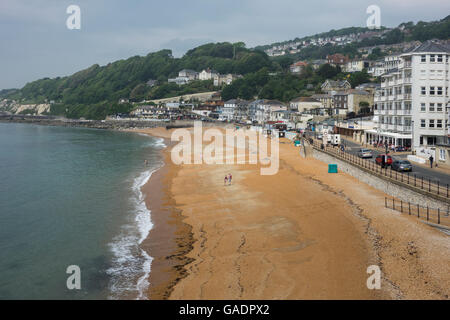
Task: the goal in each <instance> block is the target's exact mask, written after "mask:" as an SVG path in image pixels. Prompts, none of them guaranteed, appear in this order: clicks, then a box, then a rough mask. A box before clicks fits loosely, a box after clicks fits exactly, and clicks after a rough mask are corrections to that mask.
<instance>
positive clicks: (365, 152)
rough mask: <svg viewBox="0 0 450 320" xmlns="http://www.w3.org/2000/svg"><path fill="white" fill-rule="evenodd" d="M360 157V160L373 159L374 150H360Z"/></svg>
mask: <svg viewBox="0 0 450 320" xmlns="http://www.w3.org/2000/svg"><path fill="white" fill-rule="evenodd" d="M358 157H360V158H373V153H372V150H370V149H359V151H358Z"/></svg>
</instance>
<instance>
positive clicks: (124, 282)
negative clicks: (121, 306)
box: [0, 123, 164, 299]
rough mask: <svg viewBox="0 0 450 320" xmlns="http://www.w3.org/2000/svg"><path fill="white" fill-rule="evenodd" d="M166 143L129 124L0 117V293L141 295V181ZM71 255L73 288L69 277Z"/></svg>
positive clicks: (144, 259) (146, 266) (144, 227)
mask: <svg viewBox="0 0 450 320" xmlns="http://www.w3.org/2000/svg"><path fill="white" fill-rule="evenodd" d="M162 148H164V143H163V141H162V139H158V138H152V137H149V136H144V135H139V134H135V133H126V132H115V131H103V130H96V129H82V128H64V127H48V126H37V125H30V124H11V123H0V299H111V298H112V299H121V298H126V299H134V298H141V299H144V298H145V290H146V288H147V287H148V285H149V284H148V280H147V279H148V274H149V272H150V269H151V260H152V258H151V252H148V253H147V252H145V251H143V250H142V249H141V247H140V244H141V243H142V241H143V240H144V239H145V238H146V237H147V235H148V233H149V231H150V230H151V228H152V222H151V214H150V212H149V211H148V210H147V208H146V206H145V203H144V195H143V194H142V192H141V187H142V186H143V185H144V184H145V183H146V182H147V181H148V180H149V178H150V176H151V174H152V173H153V172H154V171H155V170H157V169H158V168H159V167H161V165H162V157H161V154H160V150H161V149H162ZM145 160H147V161H148V164H147V165H146V164H145ZM72 265H75V266H78V267H79V268H80V284H81V289H79V290H78V289H73V290H69V289H68V287H67V279H68V278H69V277H70V276H71V274H68V273H66V270H67V267H69V266H72Z"/></svg>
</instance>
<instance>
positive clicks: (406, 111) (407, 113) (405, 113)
mask: <svg viewBox="0 0 450 320" xmlns="http://www.w3.org/2000/svg"><path fill="white" fill-rule="evenodd" d="M397 115H398V116H410V115H411V109H398V110H397Z"/></svg>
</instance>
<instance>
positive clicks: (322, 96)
mask: <svg viewBox="0 0 450 320" xmlns="http://www.w3.org/2000/svg"><path fill="white" fill-rule="evenodd" d="M311 98H314V99H331V98H332V96H331V95H330V94H328V93H317V94H313V95H312V96H311Z"/></svg>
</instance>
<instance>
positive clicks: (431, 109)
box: [428, 103, 434, 112]
mask: <svg viewBox="0 0 450 320" xmlns="http://www.w3.org/2000/svg"><path fill="white" fill-rule="evenodd" d="M428 111H430V112H434V103H430V108H429V109H428Z"/></svg>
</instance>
